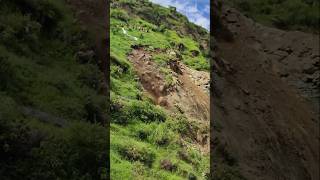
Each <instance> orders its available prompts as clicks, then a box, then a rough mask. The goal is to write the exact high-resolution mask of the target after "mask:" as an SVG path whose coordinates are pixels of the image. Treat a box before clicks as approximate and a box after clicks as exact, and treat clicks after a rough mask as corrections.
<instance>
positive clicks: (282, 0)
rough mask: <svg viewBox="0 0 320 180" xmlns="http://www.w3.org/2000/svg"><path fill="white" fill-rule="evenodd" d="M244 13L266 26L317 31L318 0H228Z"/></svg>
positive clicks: (318, 19) (318, 18) (319, 15)
mask: <svg viewBox="0 0 320 180" xmlns="http://www.w3.org/2000/svg"><path fill="white" fill-rule="evenodd" d="M228 2H230V3H232V4H233V5H234V6H235V7H237V8H239V9H240V10H241V11H242V12H243V13H244V14H246V15H248V16H249V17H251V18H253V19H255V20H256V21H258V22H260V23H263V24H265V25H268V26H275V27H277V28H280V29H286V30H303V31H311V32H319V21H320V13H319V5H320V4H319V1H318V0H267V1H266V0H229V1H228Z"/></svg>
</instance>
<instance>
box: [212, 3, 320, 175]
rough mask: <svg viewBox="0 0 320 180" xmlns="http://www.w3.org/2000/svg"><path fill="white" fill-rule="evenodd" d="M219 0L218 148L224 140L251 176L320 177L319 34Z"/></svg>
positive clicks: (214, 136)
mask: <svg viewBox="0 0 320 180" xmlns="http://www.w3.org/2000/svg"><path fill="white" fill-rule="evenodd" d="M250 2H252V1H250ZM212 5H213V7H212V8H213V10H214V11H215V12H217V13H216V14H215V17H214V19H213V21H214V22H216V23H215V24H214V32H213V36H214V39H215V41H212V42H213V43H214V44H212V48H213V51H214V56H215V57H214V62H213V63H212V69H213V74H212V76H211V79H212V83H213V84H212V85H211V86H212V87H213V91H212V92H213V93H212V104H211V105H212V106H211V107H212V116H213V120H214V126H213V127H214V128H213V130H212V131H211V133H212V134H211V137H212V144H211V145H212V146H211V150H212V151H216V149H217V148H218V147H219V144H223V146H224V147H225V149H226V151H228V152H229V153H230V155H231V156H232V157H234V159H236V160H237V163H238V165H239V173H240V174H242V175H243V176H244V177H245V178H246V179H250V180H251V179H254V180H260V179H261V180H274V179H286V180H304V179H305V180H310V179H312V180H317V179H319V111H318V110H319V89H318V86H319V85H318V82H319V35H317V34H308V33H304V32H299V31H283V30H279V29H276V28H273V27H266V26H264V25H261V24H259V23H257V22H256V21H253V20H252V19H250V18H248V17H246V16H244V15H243V14H242V13H240V12H239V11H238V10H236V9H234V8H230V7H229V6H228V5H227V4H225V3H224V2H222V1H217V2H216V3H214V4H212ZM211 171H212V172H215V171H218V169H216V168H215V167H212V169H211Z"/></svg>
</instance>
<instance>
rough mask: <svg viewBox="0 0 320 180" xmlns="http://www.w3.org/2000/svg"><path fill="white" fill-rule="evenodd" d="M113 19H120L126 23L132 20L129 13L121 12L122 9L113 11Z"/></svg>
mask: <svg viewBox="0 0 320 180" xmlns="http://www.w3.org/2000/svg"><path fill="white" fill-rule="evenodd" d="M111 17H113V18H115V19H119V20H121V21H124V22H128V20H129V19H130V17H129V15H128V13H127V12H126V11H124V10H120V9H113V10H111Z"/></svg>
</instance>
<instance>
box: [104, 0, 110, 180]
mask: <svg viewBox="0 0 320 180" xmlns="http://www.w3.org/2000/svg"><path fill="white" fill-rule="evenodd" d="M103 1H105V4H106V5H105V7H106V8H105V10H104V13H105V16H104V17H106V19H105V23H106V28H105V31H106V39H105V42H104V44H105V53H104V54H105V57H104V61H105V68H106V70H105V79H106V85H107V88H106V91H107V92H106V93H107V95H106V97H107V110H106V111H107V113H106V116H107V117H106V120H107V121H106V123H105V127H106V129H107V150H106V151H107V162H106V163H107V165H106V168H107V172H106V173H107V179H108V180H109V179H111V178H110V167H111V164H110V122H111V121H110V117H111V116H110V103H111V101H110V0H103Z"/></svg>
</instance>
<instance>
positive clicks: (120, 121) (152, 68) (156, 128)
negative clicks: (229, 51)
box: [110, 0, 209, 179]
mask: <svg viewBox="0 0 320 180" xmlns="http://www.w3.org/2000/svg"><path fill="white" fill-rule="evenodd" d="M111 7H112V9H111V47H110V48H111V60H112V61H111V101H112V103H111V116H112V119H111V120H112V122H111V164H112V166H111V178H112V179H148V178H150V179H185V178H191V179H194V178H205V177H206V176H208V167H209V148H208V145H209V138H208V137H209V136H208V133H209V93H208V92H209V91H208V83H209V72H208V69H209V63H208V60H207V54H206V51H205V50H206V49H205V45H206V44H207V43H205V40H203V38H199V41H196V40H195V37H196V36H199V32H202V33H204V34H205V36H206V37H208V34H207V32H206V31H205V30H203V29H202V28H200V27H197V26H195V25H193V24H191V23H189V22H188V20H187V19H186V17H184V16H182V15H181V14H179V13H178V12H176V11H175V10H174V9H168V8H164V7H161V6H159V5H155V4H152V3H150V2H148V1H134V2H133V1H123V0H117V1H112V3H111ZM178 30H179V31H178ZM201 30H202V31H201ZM187 31H190V32H192V33H188V32H187ZM207 40H208V39H207ZM201 44H202V45H201ZM199 82H200V83H199Z"/></svg>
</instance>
